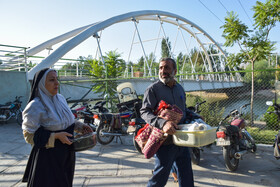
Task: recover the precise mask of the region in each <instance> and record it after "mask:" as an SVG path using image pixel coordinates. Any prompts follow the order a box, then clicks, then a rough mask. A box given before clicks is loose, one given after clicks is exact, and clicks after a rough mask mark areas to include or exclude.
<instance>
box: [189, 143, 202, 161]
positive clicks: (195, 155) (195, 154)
mask: <svg viewBox="0 0 280 187" xmlns="http://www.w3.org/2000/svg"><path fill="white" fill-rule="evenodd" d="M190 155H191V159H192V163H193V164H195V165H198V164H199V162H200V150H199V148H197V147H192V148H191V149H190Z"/></svg>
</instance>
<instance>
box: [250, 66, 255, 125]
mask: <svg viewBox="0 0 280 187" xmlns="http://www.w3.org/2000/svg"><path fill="white" fill-rule="evenodd" d="M251 86H252V88H251V124H250V125H251V126H252V125H253V124H254V111H253V106H254V95H255V94H254V62H252V85H251Z"/></svg>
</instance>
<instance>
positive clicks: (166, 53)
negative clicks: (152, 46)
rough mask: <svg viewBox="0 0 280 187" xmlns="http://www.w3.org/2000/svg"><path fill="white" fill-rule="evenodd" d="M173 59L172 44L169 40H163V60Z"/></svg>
mask: <svg viewBox="0 0 280 187" xmlns="http://www.w3.org/2000/svg"><path fill="white" fill-rule="evenodd" d="M165 57H171V42H170V41H169V38H168V37H167V38H166V39H165V38H163V39H162V40H161V58H165Z"/></svg>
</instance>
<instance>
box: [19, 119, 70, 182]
mask: <svg viewBox="0 0 280 187" xmlns="http://www.w3.org/2000/svg"><path fill="white" fill-rule="evenodd" d="M63 131H64V132H68V133H70V134H73V132H74V124H73V125H71V126H69V127H68V128H67V129H65V130H63ZM57 132H58V131H57ZM36 133H37V134H36ZM48 134H50V131H47V130H44V129H43V127H42V128H41V127H40V128H39V129H38V130H37V131H36V132H35V134H34V146H33V148H32V151H31V154H30V156H29V159H28V163H27V167H26V170H25V173H24V177H23V180H22V181H23V182H28V184H27V186H38V187H44V186H46V187H56V186H57V187H68V186H72V182H73V177H74V170H75V159H76V157H75V152H74V151H73V150H72V146H71V145H67V144H63V143H62V142H61V141H60V140H56V141H55V147H54V148H48V149H47V148H45V147H44V146H40V145H45V144H46V143H47V140H48V138H47V136H48ZM45 141H46V142H45ZM44 142H45V143H44ZM36 143H37V146H36ZM38 145H39V146H38Z"/></svg>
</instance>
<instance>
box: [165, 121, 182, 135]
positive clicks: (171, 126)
mask: <svg viewBox="0 0 280 187" xmlns="http://www.w3.org/2000/svg"><path fill="white" fill-rule="evenodd" d="M176 129H178V126H177V124H175V123H174V122H172V121H166V122H165V124H164V126H163V128H162V130H163V132H164V133H167V134H170V135H173V134H174V133H175V132H176Z"/></svg>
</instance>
